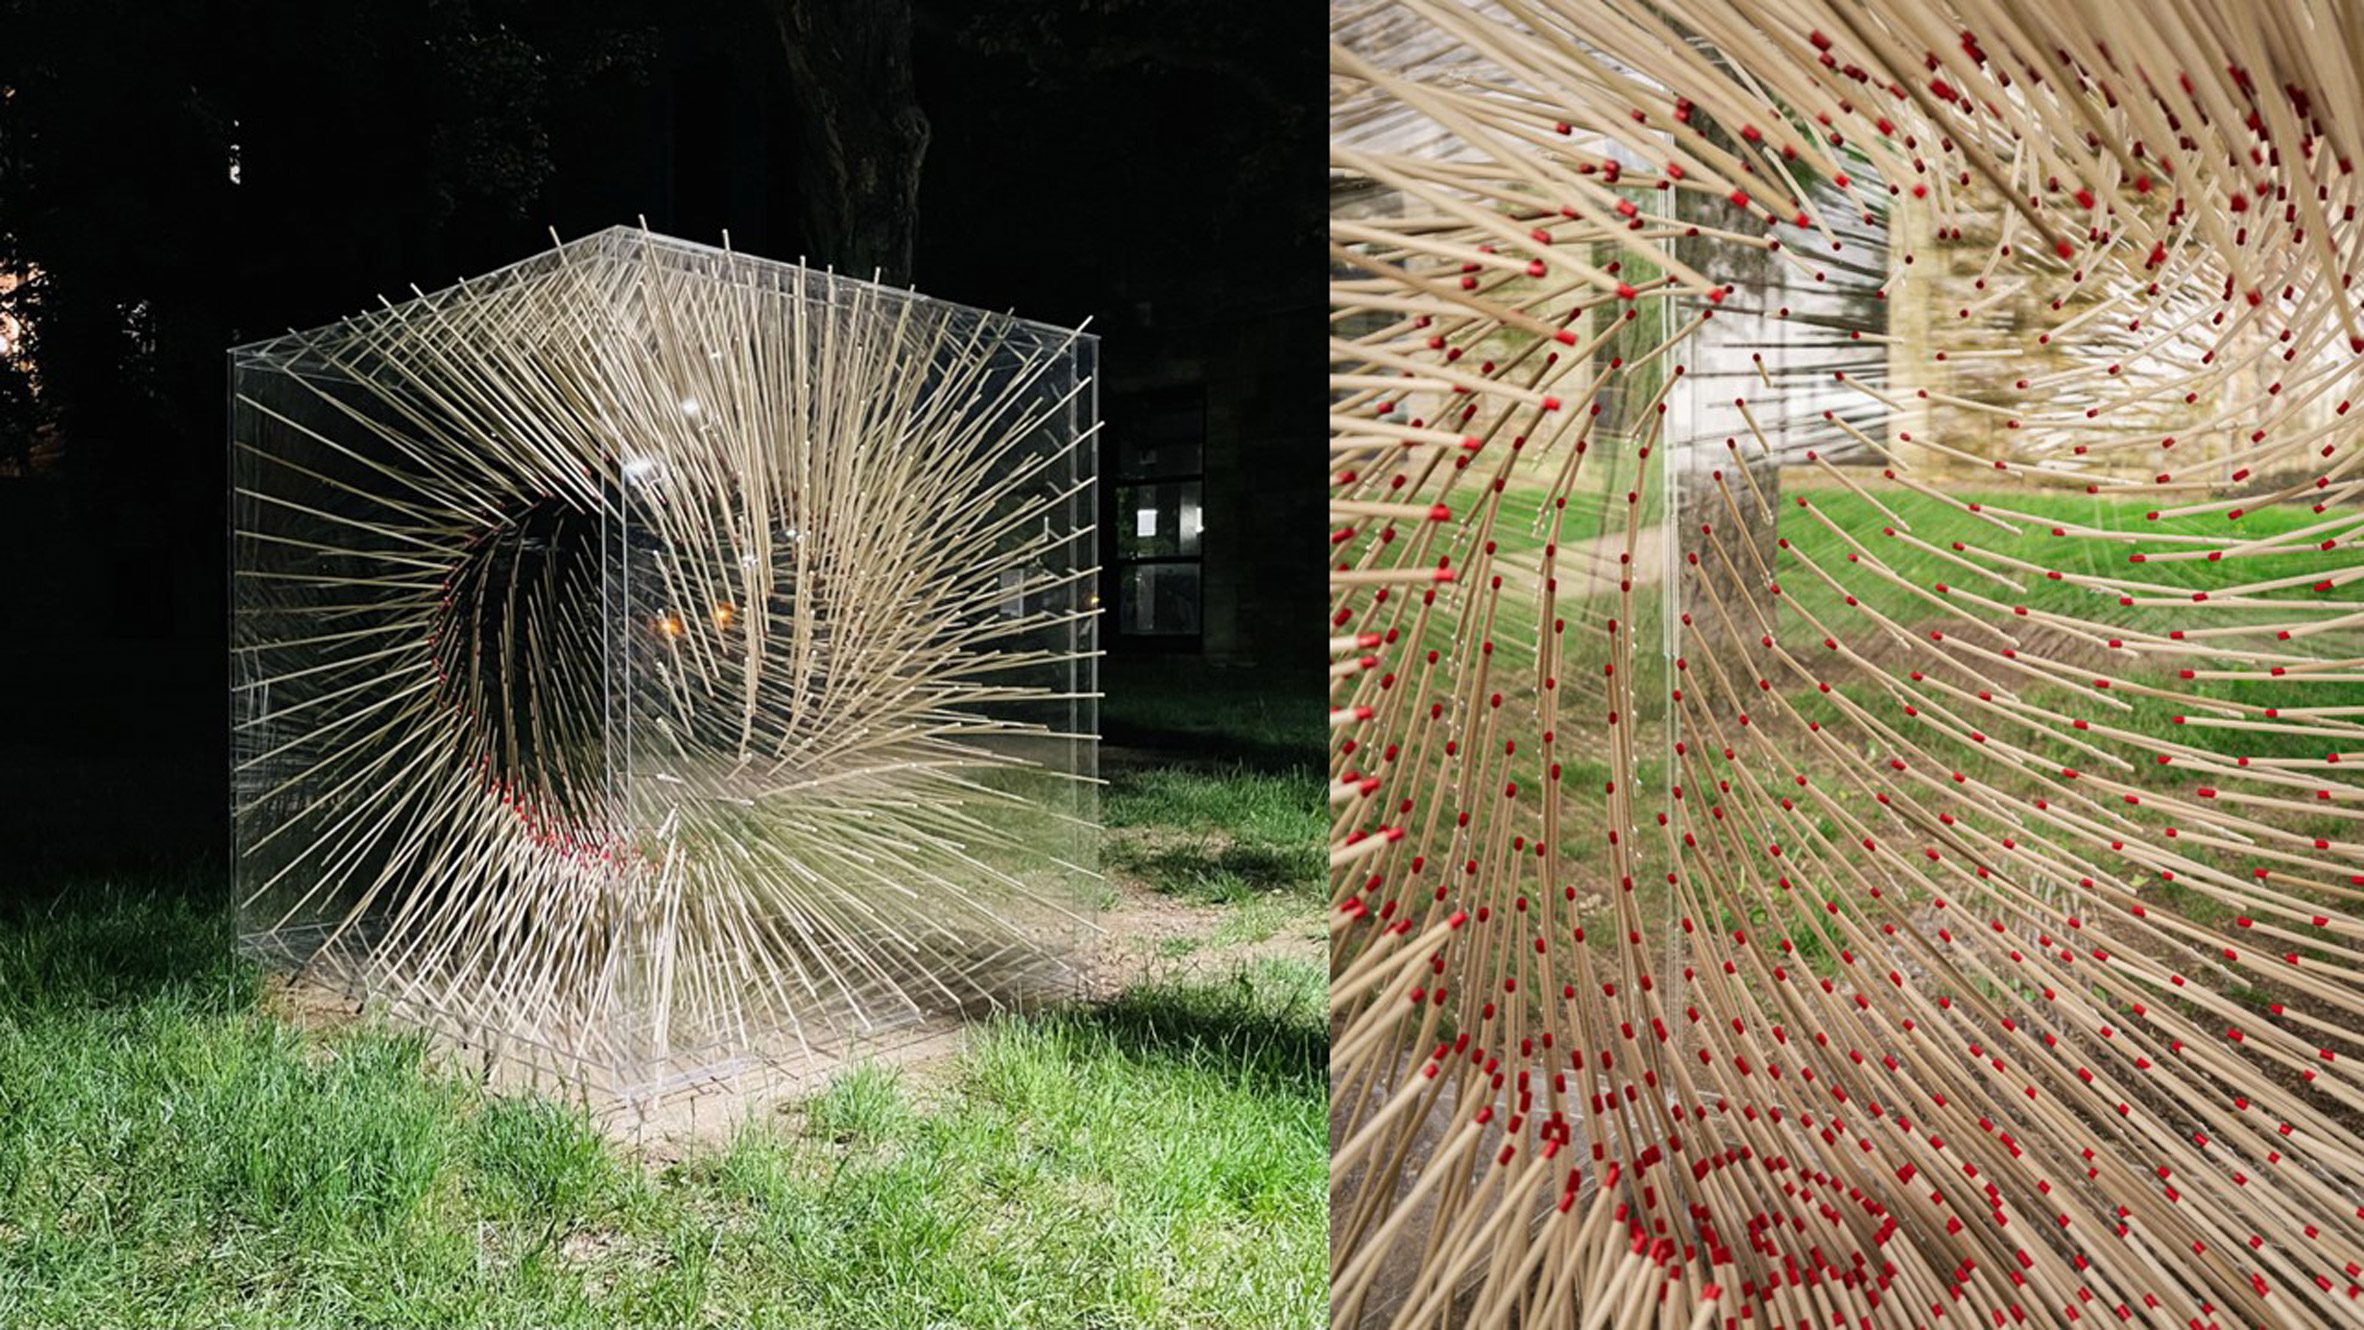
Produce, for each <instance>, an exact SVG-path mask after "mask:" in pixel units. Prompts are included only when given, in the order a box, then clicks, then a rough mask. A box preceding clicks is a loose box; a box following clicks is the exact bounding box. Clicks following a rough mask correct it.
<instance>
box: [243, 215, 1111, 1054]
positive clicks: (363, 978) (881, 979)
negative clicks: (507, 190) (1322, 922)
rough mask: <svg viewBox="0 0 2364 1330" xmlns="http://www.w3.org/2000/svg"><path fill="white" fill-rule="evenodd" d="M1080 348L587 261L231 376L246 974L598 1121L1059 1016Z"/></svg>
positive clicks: (648, 262) (956, 316) (1086, 565)
mask: <svg viewBox="0 0 2364 1330" xmlns="http://www.w3.org/2000/svg"><path fill="white" fill-rule="evenodd" d="M1093 357H1094V342H1093V340H1092V339H1091V338H1089V337H1086V336H1083V335H1080V334H1077V333H1074V332H1070V331H1066V330H1062V329H1057V328H1051V327H1046V326H1043V325H1040V324H1034V323H1028V322H1024V321H1021V320H1016V319H1012V318H1009V317H1007V316H1002V315H993V314H987V313H983V312H980V311H975V310H970V309H965V308H962V307H959V306H955V305H950V304H946V303H944V302H939V301H933V300H928V299H926V298H923V297H919V296H916V295H913V294H911V293H908V292H900V291H893V290H888V289H885V288H881V287H877V286H873V285H870V284H868V283H862V282H855V281H851V280H847V279H844V278H839V277H833V276H829V275H826V274H822V273H817V272H811V271H807V270H805V269H802V268H797V267H794V266H791V265H786V264H779V263H771V262H767V261H763V260H757V259H751V258H747V257H745V256H741V255H735V254H731V253H728V252H725V251H720V250H714V249H709V248H705V247H703V246H697V245H690V244H685V243H681V242H677V241H672V240H667V239H664V238H661V237H657V236H653V235H650V234H647V233H646V232H641V231H632V230H624V229H617V230H611V231H607V232H602V233H600V234H598V235H594V236H591V237H589V238H587V239H585V240H581V241H577V242H574V243H572V244H568V245H564V246H561V247H559V248H558V249H555V250H553V251H551V252H549V253H546V254H543V255H540V256H538V257H535V258H533V259H530V260H528V261H526V262H524V263H521V264H518V265H516V266H514V267H511V268H508V269H505V270H503V271H501V272H498V273H495V274H492V275H490V276H487V277H484V278H479V279H476V280H473V281H468V282H463V283H461V284H460V285H458V286H455V287H453V288H450V289H449V290H445V291H441V292H438V293H436V294H433V295H429V296H423V297H421V298H419V299H417V300H414V301H412V302H409V303H407V304H403V305H396V306H390V307H388V308H385V309H383V310H380V311H376V312H372V313H368V314H364V315H361V316H358V317H356V318H353V319H351V320H348V321H346V322H344V323H340V324H336V325H333V326H330V327H327V328H323V329H319V330H316V331H313V332H309V333H301V334H290V335H288V336H286V337H282V338H278V339H275V340H272V341H268V342H263V343H258V344H255V345H252V346H248V347H244V348H241V349H239V350H238V351H237V352H236V353H234V356H233V381H234V382H233V396H234V401H233V404H232V417H233V420H232V433H233V469H234V474H235V484H236V497H235V533H234V537H235V604H234V653H235V677H234V709H235V719H236V769H235V804H236V807H235V815H236V856H237V857H236V866H235V876H236V880H237V888H238V900H239V914H240V924H241V932H242V935H243V937H244V939H245V942H246V944H247V945H248V946H249V947H250V948H252V949H254V950H256V951H257V952H259V953H261V954H263V955H265V956H266V957H268V958H269V959H271V960H273V961H274V962H277V963H281V964H285V965H290V966H304V967H307V968H308V969H309V970H310V972H311V973H312V974H314V975H316V976H318V977H321V978H323V979H325V980H328V981H330V982H333V983H336V984H340V985H343V986H346V987H348V988H350V989H352V990H354V991H356V992H357V993H359V994H362V995H365V996H367V997H369V998H371V999H374V1000H377V1001H379V1002H381V1003H383V1004H385V1005H386V1006H388V1007H389V1008H391V1009H393V1010H394V1011H396V1012H398V1013H400V1014H402V1015H405V1016H408V1017H410V1018H412V1019H415V1020H418V1021H421V1022H423V1023H426V1024H428V1025H430V1026H432V1027H434V1028H436V1029H438V1030H440V1031H442V1032H444V1033H447V1034H449V1035H451V1036H453V1037H455V1038H457V1039H460V1040H463V1041H466V1042H468V1043H470V1044H475V1045H483V1046H490V1047H494V1048H496V1049H497V1050H499V1051H502V1052H505V1053H507V1054H510V1055H513V1056H514V1057H515V1058H516V1059H517V1060H519V1061H520V1062H522V1063H524V1064H527V1065H529V1066H535V1067H541V1068H546V1069H547V1070H549V1071H551V1072H553V1073H555V1074H556V1075H558V1076H559V1077H561V1078H563V1079H565V1080H566V1081H569V1082H573V1083H577V1084H580V1085H583V1086H585V1087H587V1088H590V1089H594V1090H600V1091H606V1092H612V1093H614V1094H617V1095H620V1096H624V1097H627V1098H631V1097H645V1096H651V1095H655V1094H658V1093H661V1092H663V1091H665V1090H667V1089H670V1088H673V1087H675V1086H677V1085H681V1084H685V1083H690V1082H695V1081H698V1080H701V1079H705V1078H711V1077H717V1076H723V1075H735V1074H737V1073H739V1072H742V1071H744V1070H745V1069H746V1068H748V1067H750V1066H755V1065H760V1066H765V1067H772V1068H777V1067H780V1066H783V1065H786V1064H788V1063H791V1062H794V1061H796V1060H798V1059H802V1058H804V1057H806V1056H807V1055H810V1054H815V1053H826V1052H828V1051H830V1050H832V1049H837V1048H842V1047H843V1046H844V1045H845V1044H846V1043H847V1042H848V1041H850V1040H857V1039H865V1038H871V1037H876V1036H877V1035H879V1034H880V1033H881V1032H884V1031H888V1030H892V1029H895V1028H899V1027H907V1026H908V1025H910V1024H911V1023H913V1022H916V1021H918V1020H920V1019H922V1018H925V1017H928V1016H931V1015H937V1014H950V1013H959V1012H967V1011H972V1010H976V1009H980V1008H986V1007H990V1006H993V1005H995V1004H999V1003H1004V1002H1012V1001H1019V1000H1023V999H1025V998H1027V997H1028V996H1030V995H1034V994H1040V993H1046V992H1053V991H1059V990H1061V989H1062V988H1063V987H1065V986H1067V985H1068V984H1069V982H1070V978H1071V970H1070V963H1071V960H1072V957H1073V954H1074V953H1073V946H1072V944H1073V942H1074V941H1075V939H1076V935H1077V929H1078V928H1079V927H1083V926H1086V925H1088V922H1089V918H1090V914H1091V910H1092V904H1091V902H1092V901H1093V899H1094V892H1093V890H1092V885H1091V878H1092V876H1093V873H1094V865H1095V864H1096V862H1097V847H1096V840H1095V838H1094V835H1093V833H1092V823H1093V820H1094V816H1095V803H1094V799H1093V797H1092V793H1091V790H1092V786H1091V780H1092V778H1093V776H1094V774H1095V770H1094V760H1093V734H1094V731H1095V728H1096V720H1095V710H1094V705H1093V701H1092V694H1093V691H1094V674H1093V669H1092V665H1091V654H1090V653H1091V652H1092V650H1093V628H1092V624H1093V614H1094V607H1093V604H1092V597H1091V588H1090V581H1091V578H1092V575H1093V569H1094V566H1095V563H1096V560H1095V558H1094V555H1093V544H1094V538H1093V535H1092V529H1093V518H1092V513H1093V508H1094V502H1095V500H1094V496H1093V492H1092V485H1093V475H1092V460H1093V456H1094V448H1093V443H1092V437H1091V436H1092V428H1093V389H1092V385H1091V375H1092V370H1093Z"/></svg>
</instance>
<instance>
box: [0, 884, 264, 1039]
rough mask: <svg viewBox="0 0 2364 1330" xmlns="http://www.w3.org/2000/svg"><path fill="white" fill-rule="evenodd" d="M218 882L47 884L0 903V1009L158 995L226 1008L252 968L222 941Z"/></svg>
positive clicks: (254, 988) (33, 1009) (250, 980)
mask: <svg viewBox="0 0 2364 1330" xmlns="http://www.w3.org/2000/svg"><path fill="white" fill-rule="evenodd" d="M218 893H219V883H216V882H183V881H178V880H173V881H168V882H164V883H161V884H145V885H126V884H117V883H99V884H91V885H74V886H62V887H52V888H49V889H46V890H42V891H39V892H35V893H29V894H28V895H27V896H25V897H22V898H19V899H17V900H14V901H11V902H9V903H8V904H7V905H6V906H4V907H0V1011H5V1012H13V1013H19V1014H26V1015H30V1014H34V1013H37V1012H42V1011H50V1012H67V1011H73V1010H87V1009H91V1008H98V1007H121V1006H130V1005H134V1004H138V1003H142V1002H148V1001H153V1000H158V999H163V1000H169V1001H173V1002H175V1003H177V1004H179V1005H180V1006H182V1007H183V1009H185V1010H189V1011H191V1012H192V1013H195V1012H207V1013H216V1014H223V1015H227V1014H229V1013H232V1012H236V1011H240V1010H243V1009H245V1008H247V1007H250V1006H252V1005H253V1004H254V1002H255V1000H256V998H257V997H258V996H259V995H260V992H261V983H262V976H261V972H260V971H259V970H258V969H257V968H256V967H255V966H253V965H252V964H250V963H248V962H246V961H245V960H243V959H241V958H239V957H237V956H236V955H234V954H233V952H232V949H231V942H232V933H233V929H232V926H231V922H230V912H229V908H228V906H227V904H226V903H225V902H224V901H222V900H221V899H220V896H219V894H218Z"/></svg>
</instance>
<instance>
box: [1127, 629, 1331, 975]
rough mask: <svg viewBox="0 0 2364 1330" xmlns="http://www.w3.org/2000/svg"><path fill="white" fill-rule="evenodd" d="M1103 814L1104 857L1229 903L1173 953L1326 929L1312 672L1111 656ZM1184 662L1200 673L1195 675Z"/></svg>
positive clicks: (1136, 873)
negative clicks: (1223, 668) (1206, 931)
mask: <svg viewBox="0 0 2364 1330" xmlns="http://www.w3.org/2000/svg"><path fill="white" fill-rule="evenodd" d="M1108 671H1109V673H1110V674H1111V675H1112V676H1114V682H1113V683H1111V685H1110V687H1109V701H1108V704H1107V708H1106V711H1105V712H1104V717H1105V728H1106V730H1107V733H1108V735H1109V737H1110V739H1111V740H1112V741H1113V742H1115V743H1117V744H1119V745H1122V748H1121V750H1119V752H1121V756H1120V755H1119V752H1111V753H1110V754H1107V755H1104V757H1103V761H1102V764H1101V772H1102V775H1103V776H1104V777H1106V779H1107V781H1108V787H1107V789H1106V790H1105V791H1104V792H1103V793H1102V795H1101V800H1100V814H1101V817H1102V819H1103V820H1104V821H1105V822H1106V824H1107V826H1108V828H1109V835H1108V840H1107V843H1106V845H1107V859H1108V867H1109V868H1110V869H1111V870H1112V871H1114V872H1117V873H1122V874H1127V875H1130V876H1131V877H1134V878H1137V879H1138V880H1140V881H1141V882H1143V883H1145V884H1147V885H1148V886H1149V887H1151V888H1152V889H1154V890H1157V891H1160V892H1163V893H1165V894H1167V895H1171V896H1174V897H1176V898H1178V899H1181V900H1185V901H1191V902H1196V903H1200V904H1211V905H1220V906H1226V907H1230V908H1229V909H1228V911H1227V912H1226V913H1225V914H1224V916H1223V917H1222V919H1221V921H1220V922H1219V923H1218V925H1217V926H1216V928H1215V929H1214V931H1213V933H1212V935H1211V936H1209V937H1207V938H1204V939H1191V940H1186V942H1184V943H1176V944H1174V945H1172V946H1170V947H1169V948H1168V950H1169V951H1170V952H1182V951H1189V950H1195V949H1196V948H1197V945H1198V944H1199V943H1201V942H1205V943H1212V944H1214V945H1217V946H1229V945H1237V944H1243V943H1254V942H1260V941H1262V940H1264V939H1266V938H1269V937H1272V936H1274V935H1276V934H1279V933H1283V932H1300V933H1307V934H1308V935H1310V936H1317V937H1318V936H1320V935H1321V914H1322V910H1323V908H1324V907H1325V906H1326V905H1327V903H1328V890H1329V888H1328V867H1327V862H1328V859H1327V853H1326V850H1327V845H1328V841H1329V818H1328V814H1327V812H1326V810H1325V808H1324V802H1323V795H1322V790H1323V786H1324V784H1325V776H1324V774H1323V773H1324V771H1325V770H1326V767H1327V763H1328V737H1327V731H1326V725H1325V720H1324V715H1323V709H1322V707H1321V704H1320V702H1319V701H1318V699H1319V698H1320V696H1321V695H1320V693H1318V692H1316V691H1314V685H1315V677H1314V675H1313V674H1312V672H1311V671H1310V669H1308V670H1304V671H1300V672H1299V674H1298V675H1297V676H1296V677H1289V676H1286V675H1279V676H1276V675H1275V674H1274V673H1272V672H1260V671H1244V670H1243V671H1239V672H1236V673H1232V674H1229V675H1226V674H1225V673H1223V672H1220V671H1218V672H1214V673H1213V675H1212V676H1211V677H1212V684H1211V686H1210V683H1209V681H1208V678H1207V677H1206V676H1208V675H1209V672H1208V670H1207V669H1206V667H1205V666H1203V665H1200V664H1198V663H1197V662H1192V663H1190V664H1189V665H1188V666H1179V665H1174V664H1168V663H1162V662H1156V661H1150V662H1140V661H1119V662H1111V664H1110V665H1109V667H1108ZM1186 672H1187V673H1188V674H1192V675H1196V676H1201V677H1199V678H1197V679H1196V680H1195V681H1188V682H1186Z"/></svg>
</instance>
